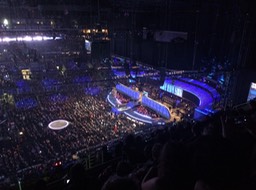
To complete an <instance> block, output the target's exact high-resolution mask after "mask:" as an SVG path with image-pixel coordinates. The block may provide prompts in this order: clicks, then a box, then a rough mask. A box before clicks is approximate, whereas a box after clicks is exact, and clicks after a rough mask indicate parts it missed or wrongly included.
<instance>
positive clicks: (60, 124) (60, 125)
mask: <svg viewBox="0 0 256 190" xmlns="http://www.w3.org/2000/svg"><path fill="white" fill-rule="evenodd" d="M68 125H69V122H68V121H66V120H63V119H58V120H55V121H52V122H51V123H49V124H48V127H49V128H50V129H52V130H61V129H64V128H66V127H67V126H68Z"/></svg>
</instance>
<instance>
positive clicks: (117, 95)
mask: <svg viewBox="0 0 256 190" xmlns="http://www.w3.org/2000/svg"><path fill="white" fill-rule="evenodd" d="M115 98H116V99H117V100H118V101H119V102H120V103H121V104H127V103H128V102H130V101H131V99H130V98H129V97H126V96H125V95H124V94H121V93H120V92H116V93H115Z"/></svg>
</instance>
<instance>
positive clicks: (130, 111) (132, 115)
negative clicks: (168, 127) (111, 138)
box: [107, 92, 170, 125]
mask: <svg viewBox="0 0 256 190" xmlns="http://www.w3.org/2000/svg"><path fill="white" fill-rule="evenodd" d="M107 100H108V102H109V103H110V104H111V105H112V107H114V108H115V111H118V112H119V113H124V114H125V115H126V116H127V117H128V118H129V119H133V120H136V121H139V122H142V123H144V124H152V125H164V124H166V123H169V122H170V120H166V119H164V118H151V117H150V116H148V115H143V114H140V113H138V112H137V111H136V107H137V106H138V105H139V102H136V101H130V102H128V103H127V104H121V103H120V102H119V101H118V100H116V98H115V96H114V95H113V94H112V92H110V93H109V94H108V96H107Z"/></svg>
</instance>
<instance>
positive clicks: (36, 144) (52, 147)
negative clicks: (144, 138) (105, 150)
mask: <svg viewBox="0 0 256 190" xmlns="http://www.w3.org/2000/svg"><path fill="white" fill-rule="evenodd" d="M106 95H107V90H106V89H103V88H102V89H101V91H100V92H99V93H98V95H90V94H85V93H84V91H83V90H82V91H81V92H74V93H71V94H54V95H46V96H45V95H44V96H39V97H38V101H39V102H38V105H37V106H31V104H30V103H31V102H29V103H28V104H26V103H24V102H25V101H24V102H23V106H22V108H21V107H17V108H16V109H9V110H7V112H6V116H5V118H4V119H5V120H4V123H2V124H1V125H2V126H1V128H0V131H1V136H4V137H8V138H5V140H3V141H1V152H0V156H1V159H0V165H1V168H2V169H1V176H4V177H8V176H9V175H12V174H15V173H16V172H18V171H22V170H24V169H26V168H27V167H31V166H34V165H38V164H40V165H41V166H43V165H44V164H49V163H54V162H55V161H57V160H61V161H62V163H66V162H68V161H70V160H72V155H73V154H75V153H76V152H77V151H79V150H87V149H89V148H90V147H93V146H97V145H103V144H104V143H107V142H109V141H111V140H114V139H118V138H121V137H123V136H125V135H126V134H129V133H134V132H135V131H137V130H140V126H138V125H137V127H135V126H134V125H133V122H132V121H130V120H127V119H126V118H125V116H124V115H116V114H113V113H112V112H111V107H110V106H109V104H108V102H107V101H106ZM19 102H21V100H20V99H19ZM20 104H21V103H19V106H20ZM58 119H65V120H67V121H69V122H70V126H68V127H67V128H66V129H63V130H60V131H54V130H51V129H50V128H48V124H49V123H50V122H51V121H54V120H58Z"/></svg>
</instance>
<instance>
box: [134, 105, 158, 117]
mask: <svg viewBox="0 0 256 190" xmlns="http://www.w3.org/2000/svg"><path fill="white" fill-rule="evenodd" d="M136 111H137V112H138V113H140V114H142V115H146V116H149V117H151V118H154V119H156V118H159V115H158V114H157V113H156V112H155V111H153V110H151V109H149V108H147V107H145V106H143V105H139V106H138V107H137V109H136Z"/></svg>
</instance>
